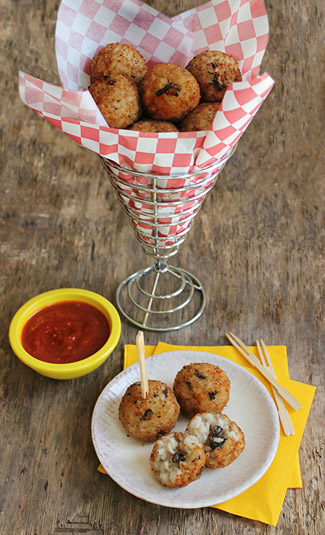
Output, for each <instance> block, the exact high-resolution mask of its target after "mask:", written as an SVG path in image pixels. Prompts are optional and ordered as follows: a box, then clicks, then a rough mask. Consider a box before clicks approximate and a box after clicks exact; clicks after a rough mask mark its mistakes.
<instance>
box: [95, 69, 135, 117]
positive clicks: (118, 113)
mask: <svg viewBox="0 0 325 535" xmlns="http://www.w3.org/2000/svg"><path fill="white" fill-rule="evenodd" d="M89 91H90V93H91V96H92V97H93V99H94V101H95V102H96V104H97V106H98V108H99V109H100V111H101V113H102V115H103V117H104V119H105V120H106V122H107V124H108V125H109V126H110V127H111V128H126V127H127V126H130V125H131V124H132V123H134V122H135V121H137V120H138V119H139V117H140V116H141V111H142V110H141V102H140V97H139V92H138V88H137V86H136V85H135V83H134V82H132V80H130V79H129V78H127V76H124V75H123V74H118V75H117V76H115V78H109V77H106V78H102V79H101V80H96V81H95V82H94V83H93V84H91V85H90V87H89Z"/></svg>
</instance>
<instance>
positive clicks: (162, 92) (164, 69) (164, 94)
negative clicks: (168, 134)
mask: <svg viewBox="0 0 325 535" xmlns="http://www.w3.org/2000/svg"><path fill="white" fill-rule="evenodd" d="M140 95H141V98H142V103H143V106H144V109H145V112H146V113H147V114H148V115H149V116H150V117H151V118H152V119H157V120H161V119H162V120H165V121H172V122H173V121H176V122H177V121H179V120H181V119H183V117H185V115H187V113H189V112H190V111H192V110H193V109H194V108H195V107H196V106H197V105H198V103H199V101H200V88H199V85H198V83H197V81H196V80H195V78H194V76H192V75H191V73H190V72H189V71H188V70H186V69H183V67H179V66H178V65H174V64H173V63H159V64H157V65H155V66H154V67H152V68H151V69H149V70H148V72H147V74H146V75H145V77H144V78H143V80H142V82H141V83H140Z"/></svg>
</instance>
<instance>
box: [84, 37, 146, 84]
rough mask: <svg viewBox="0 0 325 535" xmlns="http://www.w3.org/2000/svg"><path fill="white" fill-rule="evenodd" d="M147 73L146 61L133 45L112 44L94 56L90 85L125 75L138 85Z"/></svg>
mask: <svg viewBox="0 0 325 535" xmlns="http://www.w3.org/2000/svg"><path fill="white" fill-rule="evenodd" d="M146 72H147V64H146V60H145V59H144V57H143V56H142V54H140V52H138V51H137V50H136V49H135V48H134V47H133V46H132V45H124V44H121V43H112V44H109V45H106V46H104V48H102V49H101V50H100V51H99V52H97V54H96V55H95V56H94V59H93V61H92V62H91V65H90V83H93V82H94V81H95V80H100V79H101V78H104V77H105V76H110V77H111V78H115V76H116V75H117V74H124V75H125V76H128V78H131V80H132V81H133V82H134V83H135V84H136V85H138V84H139V83H140V82H141V80H142V78H143V77H144V75H145V74H146Z"/></svg>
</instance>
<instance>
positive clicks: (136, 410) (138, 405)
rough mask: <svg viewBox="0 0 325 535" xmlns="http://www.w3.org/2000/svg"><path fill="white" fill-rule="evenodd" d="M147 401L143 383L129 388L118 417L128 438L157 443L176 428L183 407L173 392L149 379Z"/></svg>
mask: <svg viewBox="0 0 325 535" xmlns="http://www.w3.org/2000/svg"><path fill="white" fill-rule="evenodd" d="M148 388H149V392H148V395H147V397H146V399H143V398H142V395H141V382H140V381H138V382H136V383H133V384H132V385H130V386H129V387H128V388H127V390H126V392H125V394H124V395H123V397H122V400H121V403H120V405H119V418H120V421H121V423H122V425H123V426H124V427H125V429H126V430H127V432H128V433H129V435H131V436H132V437H133V438H137V439H139V440H142V441H144V442H154V441H155V440H157V438H158V437H160V436H162V435H165V434H167V433H169V432H170V431H171V430H172V429H173V427H174V426H175V424H176V422H177V419H178V416H179V413H180V408H179V405H178V403H177V400H176V397H175V395H174V392H173V391H172V389H171V388H170V387H169V386H167V385H166V384H165V383H163V382H161V381H155V380H153V379H149V380H148Z"/></svg>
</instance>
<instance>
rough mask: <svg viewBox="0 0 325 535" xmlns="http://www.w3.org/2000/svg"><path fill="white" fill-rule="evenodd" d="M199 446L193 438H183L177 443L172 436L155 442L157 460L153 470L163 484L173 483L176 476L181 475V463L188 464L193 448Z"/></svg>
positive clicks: (197, 441) (195, 438)
mask: <svg viewBox="0 0 325 535" xmlns="http://www.w3.org/2000/svg"><path fill="white" fill-rule="evenodd" d="M197 445H200V442H199V440H198V438H197V437H195V436H189V435H187V436H185V438H184V439H183V440H181V441H179V442H178V441H177V440H176V439H175V437H174V436H165V437H163V438H161V439H159V440H158V442H157V447H158V449H157V459H156V460H155V461H154V462H153V466H154V468H155V469H156V470H157V471H159V473H160V479H161V481H162V482H163V483H174V482H175V481H176V478H177V476H180V475H181V474H182V469H181V463H182V464H189V458H190V456H191V454H192V451H193V447H194V446H197Z"/></svg>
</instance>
